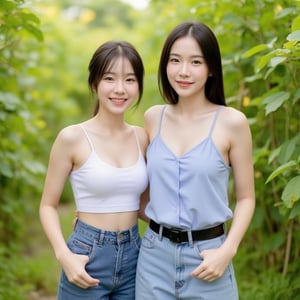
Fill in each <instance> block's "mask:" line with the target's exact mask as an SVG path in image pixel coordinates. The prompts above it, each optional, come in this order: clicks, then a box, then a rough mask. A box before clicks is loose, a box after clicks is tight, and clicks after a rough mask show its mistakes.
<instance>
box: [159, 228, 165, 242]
mask: <svg viewBox="0 0 300 300" xmlns="http://www.w3.org/2000/svg"><path fill="white" fill-rule="evenodd" d="M163 229H164V226H162V225H159V232H158V239H159V240H160V241H161V240H162V233H163Z"/></svg>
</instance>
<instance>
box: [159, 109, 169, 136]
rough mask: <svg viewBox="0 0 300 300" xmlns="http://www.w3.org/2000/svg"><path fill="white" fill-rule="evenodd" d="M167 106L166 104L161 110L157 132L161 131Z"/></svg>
mask: <svg viewBox="0 0 300 300" xmlns="http://www.w3.org/2000/svg"><path fill="white" fill-rule="evenodd" d="M166 108H167V106H166V105H164V107H163V108H162V110H161V112H160V118H159V122H158V127H157V134H159V133H160V128H161V123H162V119H163V116H164V112H165V109H166Z"/></svg>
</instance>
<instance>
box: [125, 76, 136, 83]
mask: <svg viewBox="0 0 300 300" xmlns="http://www.w3.org/2000/svg"><path fill="white" fill-rule="evenodd" d="M126 81H127V82H136V78H135V77H134V76H133V77H128V78H126Z"/></svg>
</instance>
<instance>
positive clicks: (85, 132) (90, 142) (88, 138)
mask: <svg viewBox="0 0 300 300" xmlns="http://www.w3.org/2000/svg"><path fill="white" fill-rule="evenodd" d="M79 125H80V127H81V128H82V130H83V132H84V134H85V136H86V139H87V140H88V142H89V144H90V146H91V149H92V150H93V151H94V147H93V143H92V141H91V139H90V137H89V135H88V133H87V131H86V129H85V128H84V126H83V124H79Z"/></svg>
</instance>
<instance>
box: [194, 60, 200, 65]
mask: <svg viewBox="0 0 300 300" xmlns="http://www.w3.org/2000/svg"><path fill="white" fill-rule="evenodd" d="M192 64H193V65H201V64H202V61H201V60H199V59H195V60H193V61H192Z"/></svg>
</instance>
